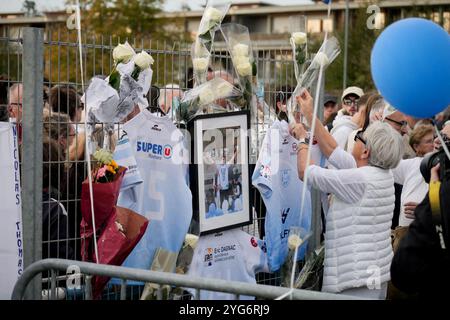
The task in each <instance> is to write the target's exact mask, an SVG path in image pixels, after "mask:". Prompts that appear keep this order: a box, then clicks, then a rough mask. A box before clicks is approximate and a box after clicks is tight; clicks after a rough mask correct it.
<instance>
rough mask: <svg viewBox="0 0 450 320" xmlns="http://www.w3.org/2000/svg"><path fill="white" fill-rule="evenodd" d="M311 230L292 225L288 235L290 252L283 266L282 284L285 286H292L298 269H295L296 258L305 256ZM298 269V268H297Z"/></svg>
mask: <svg viewBox="0 0 450 320" xmlns="http://www.w3.org/2000/svg"><path fill="white" fill-rule="evenodd" d="M311 234H312V233H311V232H308V231H306V230H305V229H303V228H301V227H291V228H290V230H289V237H288V247H289V252H288V256H287V258H286V261H285V262H284V264H283V266H282V267H281V281H282V283H281V285H282V286H284V287H290V286H291V284H292V283H293V281H294V276H293V274H292V272H293V271H294V274H295V272H296V270H293V268H292V267H293V265H294V258H295V257H297V260H299V259H301V258H303V257H304V256H305V250H306V246H305V245H306V244H307V240H308V239H309V238H310V237H311ZM296 269H297V268H296Z"/></svg>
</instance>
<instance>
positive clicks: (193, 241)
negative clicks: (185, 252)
mask: <svg viewBox="0 0 450 320" xmlns="http://www.w3.org/2000/svg"><path fill="white" fill-rule="evenodd" d="M184 242H185V244H186V245H187V246H190V247H191V248H192V249H195V246H196V245H197V242H198V237H197V236H196V235H193V234H190V233H188V234H186V237H185V238H184Z"/></svg>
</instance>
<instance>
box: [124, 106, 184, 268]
mask: <svg viewBox="0 0 450 320" xmlns="http://www.w3.org/2000/svg"><path fill="white" fill-rule="evenodd" d="M123 130H124V132H125V133H126V136H124V137H123V138H122V140H125V139H127V140H128V141H127V142H125V143H123V144H120V146H121V148H119V151H118V152H116V154H115V159H116V161H117V163H118V164H120V165H125V166H126V165H127V164H130V163H136V165H137V168H133V170H130V171H127V173H126V174H125V178H124V181H139V180H140V179H136V178H135V176H137V172H136V171H139V175H138V176H139V178H141V179H142V180H143V182H142V183H140V184H137V183H136V184H135V185H133V186H130V184H129V183H128V184H125V185H123V186H122V187H123V188H122V189H121V192H120V195H119V200H118V204H117V205H118V206H121V207H125V208H129V209H131V210H133V211H135V212H137V213H139V214H141V215H143V216H145V217H146V218H148V219H149V221H150V222H149V224H148V227H147V230H146V232H145V234H144V236H143V237H142V239H141V240H140V242H139V243H138V244H137V246H136V247H135V248H134V250H133V251H132V252H131V254H130V255H129V256H128V258H127V259H126V260H125V262H124V263H123V266H126V267H132V268H140V269H146V270H148V269H149V268H150V266H151V263H152V260H153V256H154V253H155V251H156V249H157V248H159V247H161V248H163V249H165V250H168V251H171V252H179V251H180V249H181V246H182V244H183V241H184V237H185V235H186V233H187V231H188V228H189V224H190V222H191V218H192V193H191V191H190V189H189V186H188V180H187V177H188V174H187V169H188V163H189V162H188V160H189V155H188V151H187V149H186V148H185V144H184V141H183V134H182V133H181V131H180V130H179V129H178V128H176V127H175V125H174V124H173V123H172V121H171V120H170V118H169V117H167V116H165V117H158V116H156V115H154V114H152V113H150V112H149V111H148V110H146V109H145V110H143V111H141V112H140V113H139V114H138V115H137V116H136V117H134V118H133V119H132V120H130V121H128V122H127V123H125V124H124V126H123ZM126 148H129V149H130V150H131V152H124V151H123V150H124V149H126ZM130 154H131V155H132V157H134V159H132V160H134V161H130ZM121 155H122V156H123V158H121ZM127 174H130V175H133V176H134V178H133V179H126V178H127Z"/></svg>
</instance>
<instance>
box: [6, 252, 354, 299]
mask: <svg viewBox="0 0 450 320" xmlns="http://www.w3.org/2000/svg"><path fill="white" fill-rule="evenodd" d="M73 266H77V267H78V268H79V270H80V273H81V274H85V275H89V276H91V275H98V276H107V277H115V278H120V279H123V280H125V281H124V282H122V288H121V300H124V299H125V294H124V293H125V290H126V280H135V281H143V282H151V283H157V284H161V285H162V284H167V285H171V286H177V287H185V288H194V289H196V297H198V296H199V290H209V291H218V292H225V293H231V294H235V295H236V298H238V297H239V296H240V295H246V296H254V297H255V298H261V299H275V298H277V297H279V296H281V295H283V294H286V293H287V292H289V289H288V288H282V287H274V286H268V285H261V284H249V283H243V282H237V281H226V280H221V279H207V278H197V277H190V276H187V275H181V274H173V273H165V272H157V271H147V270H138V269H132V268H125V267H117V266H110V265H100V264H95V263H89V262H80V261H74V260H64V259H45V260H41V261H37V262H35V263H33V264H32V265H31V266H29V267H28V268H26V269H25V270H24V272H23V274H22V276H21V277H20V278H19V280H18V281H17V283H16V285H15V286H14V291H13V293H12V296H11V298H12V299H13V300H22V299H23V298H24V294H25V291H26V289H27V286H28V284H29V283H30V282H31V281H32V280H33V278H34V277H35V276H37V275H39V274H40V273H42V272H44V271H48V270H50V271H51V274H52V281H51V290H50V291H51V294H50V297H52V298H55V297H56V273H55V271H57V270H59V271H63V272H66V271H67V270H68V269H69V268H70V267H73ZM87 287H88V289H87V291H89V285H88V286H87ZM87 297H88V299H90V298H91V295H90V294H89V292H87ZM292 299H294V300H360V299H358V298H356V297H353V296H345V295H338V294H332V293H324V292H316V291H308V290H300V289H294V290H293V291H292Z"/></svg>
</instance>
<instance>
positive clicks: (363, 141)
mask: <svg viewBox="0 0 450 320" xmlns="http://www.w3.org/2000/svg"><path fill="white" fill-rule="evenodd" d="M363 134H364V131H363V130H360V131H358V132H357V133H356V135H355V139H354V140H355V142H356V140H359V141H361V142H362V143H364V145H366V144H367V143H366V140H365V139H364V138H363Z"/></svg>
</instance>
